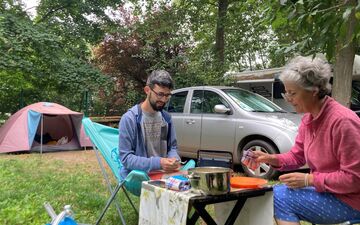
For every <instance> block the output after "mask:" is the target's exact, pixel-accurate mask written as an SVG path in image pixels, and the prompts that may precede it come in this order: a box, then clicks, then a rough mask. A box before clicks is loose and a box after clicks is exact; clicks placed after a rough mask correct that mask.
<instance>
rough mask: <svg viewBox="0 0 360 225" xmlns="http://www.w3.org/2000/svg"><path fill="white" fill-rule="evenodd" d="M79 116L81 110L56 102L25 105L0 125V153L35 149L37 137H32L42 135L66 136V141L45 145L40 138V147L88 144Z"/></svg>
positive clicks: (60, 147)
mask: <svg viewBox="0 0 360 225" xmlns="http://www.w3.org/2000/svg"><path fill="white" fill-rule="evenodd" d="M82 118H83V114H82V113H79V112H75V111H72V110H70V109H68V108H66V107H64V106H62V105H59V104H56V103H49V102H38V103H35V104H32V105H29V106H26V107H24V108H22V109H21V110H19V111H18V112H16V113H15V114H14V115H12V116H11V117H10V118H9V119H8V120H7V121H6V122H5V124H4V125H3V126H1V127H0V153H6V152H15V151H30V150H38V149H40V148H41V141H40V140H37V139H36V138H39V137H41V136H43V137H44V135H47V136H48V137H51V138H52V139H53V140H54V141H56V140H59V139H60V138H62V137H65V136H66V137H67V138H68V140H69V142H68V143H66V144H63V145H46V143H45V142H43V145H42V150H43V151H51V150H60V149H61V150H73V149H79V148H82V147H86V146H92V145H91V141H90V139H89V138H88V137H87V136H86V135H85V132H84V128H83V126H82V123H81V120H82ZM41 131H42V133H41Z"/></svg>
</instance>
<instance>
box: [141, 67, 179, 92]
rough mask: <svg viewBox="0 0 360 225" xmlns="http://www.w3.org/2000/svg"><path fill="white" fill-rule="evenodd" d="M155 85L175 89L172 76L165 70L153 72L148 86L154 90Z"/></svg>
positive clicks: (148, 80) (148, 79) (147, 82)
mask: <svg viewBox="0 0 360 225" xmlns="http://www.w3.org/2000/svg"><path fill="white" fill-rule="evenodd" d="M155 84H157V85H159V86H162V87H167V88H169V89H173V88H174V82H173V80H172V78H171V76H170V74H169V73H168V72H167V71H165V70H154V71H152V72H151V74H150V75H149V76H148V78H147V81H146V85H148V86H149V87H151V88H153V87H154V86H155Z"/></svg>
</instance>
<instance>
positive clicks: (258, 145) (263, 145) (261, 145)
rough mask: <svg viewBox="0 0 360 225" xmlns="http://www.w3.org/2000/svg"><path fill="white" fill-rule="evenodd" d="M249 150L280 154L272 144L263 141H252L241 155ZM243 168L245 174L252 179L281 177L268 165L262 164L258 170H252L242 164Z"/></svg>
mask: <svg viewBox="0 0 360 225" xmlns="http://www.w3.org/2000/svg"><path fill="white" fill-rule="evenodd" d="M248 149H256V150H258V151H262V152H266V153H269V154H278V153H279V152H278V151H277V150H276V148H275V147H274V146H273V145H272V144H270V143H268V142H266V141H263V140H252V141H250V142H248V143H247V144H246V145H245V146H244V147H243V149H242V150H241V155H242V154H243V152H244V151H245V150H248ZM241 166H242V168H243V170H244V172H245V173H246V175H248V176H250V177H259V178H264V179H274V178H276V177H277V176H279V171H277V170H275V169H273V168H272V167H271V166H270V165H268V164H266V163H261V164H260V167H259V168H257V169H256V170H251V169H249V168H248V167H247V166H245V165H243V164H241Z"/></svg>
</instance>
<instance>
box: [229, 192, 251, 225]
mask: <svg viewBox="0 0 360 225" xmlns="http://www.w3.org/2000/svg"><path fill="white" fill-rule="evenodd" d="M245 202H246V198H245V199H239V200H237V201H236V204H235V205H234V208H233V209H232V210H231V213H230V215H229V217H228V218H227V220H226V222H225V225H233V224H234V223H235V220H236V218H237V217H238V215H239V214H240V211H241V209H242V207H243V206H244V204H245Z"/></svg>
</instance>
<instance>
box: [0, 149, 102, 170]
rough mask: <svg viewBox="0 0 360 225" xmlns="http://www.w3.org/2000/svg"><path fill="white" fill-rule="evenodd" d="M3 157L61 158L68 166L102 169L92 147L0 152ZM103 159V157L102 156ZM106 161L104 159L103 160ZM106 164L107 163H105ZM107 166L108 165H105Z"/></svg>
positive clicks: (49, 159)
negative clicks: (49, 150) (11, 152)
mask: <svg viewBox="0 0 360 225" xmlns="http://www.w3.org/2000/svg"><path fill="white" fill-rule="evenodd" d="M0 157H1V158H9V159H11V158H16V159H19V158H20V159H24V160H26V159H27V158H29V157H32V158H34V157H42V158H43V159H45V160H46V161H51V160H60V161H63V162H64V163H65V164H66V165H67V166H69V167H71V166H77V165H82V166H83V169H86V170H90V171H91V172H98V171H100V167H99V164H98V162H97V159H96V155H95V151H93V150H92V149H87V150H75V151H58V152H45V153H42V154H40V153H15V154H0ZM100 158H101V159H102V160H103V158H102V157H101V156H100ZM103 162H104V161H103ZM103 164H104V165H106V163H105V162H104V163H103ZM105 167H106V166H105Z"/></svg>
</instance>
